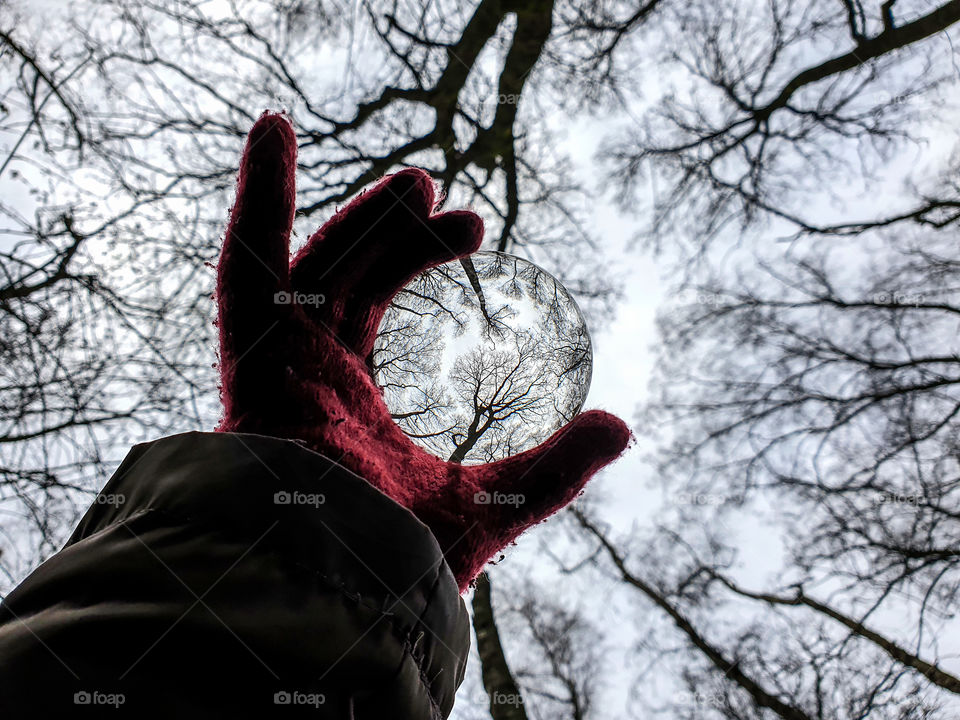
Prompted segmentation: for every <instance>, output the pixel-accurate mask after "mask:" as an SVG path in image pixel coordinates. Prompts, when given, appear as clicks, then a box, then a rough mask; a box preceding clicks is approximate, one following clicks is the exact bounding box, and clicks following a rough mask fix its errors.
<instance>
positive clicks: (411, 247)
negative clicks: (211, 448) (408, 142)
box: [217, 114, 630, 592]
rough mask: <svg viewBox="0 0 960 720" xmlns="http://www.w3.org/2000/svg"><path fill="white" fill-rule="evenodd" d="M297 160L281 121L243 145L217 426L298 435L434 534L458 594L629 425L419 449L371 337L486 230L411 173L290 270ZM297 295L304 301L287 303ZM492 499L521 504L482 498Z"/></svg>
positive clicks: (223, 268)
mask: <svg viewBox="0 0 960 720" xmlns="http://www.w3.org/2000/svg"><path fill="white" fill-rule="evenodd" d="M296 156H297V145H296V136H295V135H294V132H293V128H292V127H291V126H290V123H289V122H288V121H287V120H286V119H285V118H283V117H282V116H280V115H273V114H265V115H263V116H262V117H261V118H260V119H259V120H258V121H257V123H256V124H255V125H254V126H253V129H252V130H251V131H250V135H249V137H248V139H247V146H246V149H245V150H244V154H243V160H242V162H241V167H240V175H239V180H238V185H237V200H236V203H235V205H234V207H233V211H232V214H231V217H230V224H229V226H228V228H227V234H226V238H225V239H224V243H223V252H222V254H221V256H220V263H219V267H218V276H217V297H218V305H219V320H218V323H219V329H220V376H221V400H222V402H223V407H224V416H223V420H222V422H221V423H220V425H219V426H218V428H217V430H218V431H222V432H248V433H258V434H261V435H269V436H272V437H278V438H287V439H293V440H298V441H301V442H303V443H305V444H306V445H307V446H308V447H310V448H312V449H313V450H315V451H317V452H319V453H322V454H323V455H325V456H327V457H328V458H330V459H331V460H334V461H336V462H338V463H340V464H341V465H343V466H345V467H346V468H348V469H350V470H352V471H353V472H354V473H356V474H358V475H360V476H361V477H363V478H365V479H366V480H367V481H368V482H369V483H370V484H372V485H373V486H375V487H376V488H378V489H379V490H380V491H382V492H383V493H385V494H386V495H388V496H389V497H391V498H393V499H394V500H395V501H396V502H398V503H400V504H401V505H404V506H405V507H407V508H408V509H410V510H411V511H412V512H413V513H414V514H415V515H416V516H417V517H418V518H419V519H420V520H421V521H422V522H423V523H425V524H426V525H427V526H428V527H429V528H430V529H431V530H432V531H433V534H434V535H435V536H436V538H437V540H438V542H439V543H440V547H441V549H442V550H443V552H444V555H445V557H446V559H447V562H448V564H449V565H450V568H451V569H452V570H453V574H454V576H455V577H456V579H457V583H458V584H459V587H460V590H461V592H463V591H465V590H466V589H467V587H468V586H469V585H470V582H471V580H473V578H474V577H476V575H477V574H478V573H479V572H480V571H481V570H482V569H483V566H484V564H485V563H486V562H487V561H488V560H489V559H490V558H491V557H493V556H494V555H495V554H496V553H497V552H498V551H499V550H501V549H502V548H503V547H505V546H506V545H507V544H509V543H510V542H511V541H513V540H514V539H515V538H516V537H517V536H518V535H520V533H522V532H523V531H524V530H525V529H526V528H528V527H530V526H531V525H533V524H535V523H537V522H539V521H541V520H543V519H544V518H546V517H547V516H549V515H551V514H553V513H554V512H556V511H557V510H559V509H560V508H562V507H563V506H564V505H566V504H567V503H569V502H570V501H571V500H573V499H574V498H575V497H576V496H577V494H578V493H579V492H580V490H581V488H582V487H583V486H584V484H585V483H586V482H587V480H588V479H589V478H590V477H591V476H592V475H593V473H595V472H596V471H597V470H598V469H600V468H601V467H603V466H604V465H606V464H607V463H609V462H611V461H612V460H614V459H615V458H616V457H617V456H618V455H620V453H621V452H623V450H624V448H625V447H626V446H627V443H628V442H629V439H630V431H629V430H628V429H627V426H626V425H625V424H624V423H623V422H622V421H621V420H619V419H618V418H616V417H614V416H612V415H609V414H607V413H605V412H601V411H598V410H595V411H592V412H586V413H583V414H581V415H579V416H577V417H576V418H574V420H573V421H572V422H570V423H569V424H567V425H566V426H564V427H563V428H561V429H560V430H558V431H557V432H556V433H555V434H554V435H553V436H552V437H550V438H549V439H548V440H547V441H546V442H544V443H543V444H542V445H540V446H538V447H536V448H533V449H531V450H528V451H526V452H523V453H521V454H519V455H515V456H513V457H509V458H506V459H504V460H500V461H498V462H494V463H489V464H486V465H473V466H462V465H458V464H456V463H450V462H446V461H444V460H441V459H440V458H437V457H435V456H433V455H431V454H429V453H428V452H426V451H425V450H423V449H422V448H420V447H419V446H417V445H416V444H414V443H413V442H412V441H411V440H410V439H409V438H408V437H407V436H406V435H405V434H404V433H403V431H402V430H401V429H400V428H399V427H398V426H397V425H396V423H394V422H393V420H392V419H391V417H390V413H389V411H388V410H387V407H386V405H385V404H384V402H383V398H382V396H381V392H380V390H379V388H377V386H376V384H375V383H374V381H373V379H372V375H371V371H370V359H371V351H372V349H373V344H374V338H375V337H376V334H377V329H378V327H379V324H380V320H381V318H382V317H383V313H384V311H385V310H386V308H387V306H388V305H389V304H390V301H391V299H392V298H393V296H394V295H395V294H396V293H397V292H398V291H399V290H400V289H401V288H402V287H403V286H404V285H405V284H406V283H407V282H409V281H410V280H411V279H412V278H413V277H414V276H416V275H417V274H418V273H420V272H422V271H424V270H426V269H428V268H431V267H433V266H435V265H439V264H441V263H444V262H448V261H450V260H454V259H456V258H459V257H462V256H465V255H469V254H470V253H472V252H474V251H475V250H476V249H477V248H478V247H479V246H480V243H481V240H482V238H483V223H482V221H481V220H480V218H479V217H478V216H477V215H476V214H474V213H472V212H469V211H454V212H446V213H441V214H436V215H434V214H432V211H433V207H434V186H433V182H432V180H431V179H430V177H429V176H428V175H427V174H426V173H424V172H423V171H421V170H416V169H407V170H403V171H401V172H398V173H396V174H394V175H391V176H388V177H386V178H384V179H383V180H381V181H380V182H379V183H377V184H376V186H374V188H373V189H371V190H369V191H367V192H365V193H363V194H361V195H360V196H359V197H357V198H356V199H354V200H353V201H352V202H351V203H350V204H349V205H348V206H347V207H345V208H344V209H342V210H340V211H339V212H338V213H337V214H336V215H335V216H334V217H333V218H331V219H330V220H329V221H328V222H327V223H326V224H324V225H323V227H321V228H320V230H318V231H317V232H316V233H315V234H314V235H313V236H312V237H311V238H310V240H309V241H308V242H307V244H306V245H305V246H304V248H303V249H302V250H301V251H300V252H299V253H298V254H297V256H296V257H295V258H294V260H293V262H292V264H291V263H290V258H289V252H290V231H291V226H292V223H293V215H294V199H295V191H294V173H295V169H296ZM279 293H287V294H288V295H279ZM290 293H299V294H300V295H298V296H296V297H295V298H294V301H293V302H284V301H285V300H290V299H291V298H290V295H289V294H290ZM311 296H312V297H311ZM321 296H322V298H321ZM321 299H322V300H323V302H320V301H321ZM297 300H299V301H301V302H297ZM494 491H497V492H500V493H513V494H517V493H519V494H522V495H523V496H524V498H525V502H524V503H523V504H521V505H519V506H513V505H498V504H482V503H478V502H476V495H477V494H478V493H480V492H489V493H492V492H494Z"/></svg>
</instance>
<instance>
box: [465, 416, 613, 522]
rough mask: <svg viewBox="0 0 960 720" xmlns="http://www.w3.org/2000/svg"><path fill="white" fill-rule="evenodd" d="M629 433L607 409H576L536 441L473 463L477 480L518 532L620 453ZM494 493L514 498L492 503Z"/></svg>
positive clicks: (573, 494) (571, 495) (559, 505)
mask: <svg viewBox="0 0 960 720" xmlns="http://www.w3.org/2000/svg"><path fill="white" fill-rule="evenodd" d="M630 437H631V434H630V429H629V428H628V427H627V425H626V423H624V422H623V421H622V420H621V419H620V418H618V417H616V416H614V415H611V414H610V413H606V412H603V411H602V410H591V411H589V412H585V413H581V414H580V415H578V416H577V417H575V418H574V419H573V420H572V421H570V422H569V423H567V424H566V425H565V426H564V427H562V428H560V430H558V431H557V432H556V433H554V434H553V435H552V436H551V437H550V438H548V439H547V440H546V441H545V442H543V443H542V444H541V445H538V446H537V447H535V448H533V449H531V450H528V451H526V452H524V453H521V454H519V455H515V456H513V457H509V458H506V459H504V460H500V461H499V462H495V463H490V464H489V465H480V466H477V467H476V471H477V472H478V473H479V474H480V476H481V479H480V481H479V483H478V484H479V485H480V486H481V487H482V488H483V491H484V492H486V493H487V496H488V497H490V498H491V503H492V504H494V505H499V506H501V507H502V508H503V511H502V512H501V513H500V521H499V524H501V525H502V526H504V527H507V528H512V527H517V526H519V527H520V529H521V530H522V529H523V528H525V527H527V526H528V525H529V524H530V523H535V522H539V521H540V520H542V519H544V518H546V517H548V516H550V515H552V514H553V513H555V512H557V511H558V510H560V509H561V508H562V507H564V506H565V505H567V504H568V503H569V502H570V501H572V500H573V499H574V498H576V496H577V495H578V494H579V492H580V491H581V490H582V489H583V486H584V485H586V483H587V481H588V480H589V479H590V478H591V477H592V476H593V475H594V473H596V472H597V471H598V470H600V469H601V468H602V467H604V466H605V465H608V464H609V463H611V462H613V461H614V460H616V459H617V458H618V457H619V456H620V455H621V454H622V453H623V451H624V450H625V449H626V448H627V445H628V444H629V442H630ZM469 469H473V468H469ZM494 493H499V494H500V496H501V497H507V498H509V497H511V496H512V500H513V501H514V502H512V503H511V502H504V503H496V502H495V500H496V499H497V498H496V496H495V495H494ZM511 539H512V538H511Z"/></svg>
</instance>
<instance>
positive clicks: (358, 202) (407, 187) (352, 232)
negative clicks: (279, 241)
mask: <svg viewBox="0 0 960 720" xmlns="http://www.w3.org/2000/svg"><path fill="white" fill-rule="evenodd" d="M433 202H434V188H433V180H431V179H430V176H429V175H427V174H426V173H425V172H423V171H422V170H417V169H414V168H410V169H407V170H402V171H400V172H398V173H396V174H394V175H390V176H388V177H386V178H384V179H383V180H381V181H380V182H379V183H378V184H377V185H376V186H375V187H373V188H372V189H371V190H369V191H367V192H365V193H362V194H361V195H359V196H358V197H357V198H355V199H354V200H353V201H352V202H350V204H349V205H347V207H345V208H344V209H343V210H341V211H339V212H338V213H337V214H336V215H334V216H333V217H332V218H330V220H328V221H327V222H326V223H324V225H323V227H321V228H320V229H319V230H318V231H317V232H316V233H314V234H313V236H311V238H310V240H308V241H307V244H306V245H305V246H304V247H303V248H302V249H301V250H300V252H298V253H297V255H296V257H295V258H294V260H293V264H292V266H291V281H292V283H293V286H294V288H296V289H297V290H298V291H299V292H302V293H305V294H312V295H315V296H321V295H322V296H323V297H324V299H325V302H324V303H323V304H322V305H320V306H317V307H316V309H315V313H316V315H317V317H318V319H321V320H323V321H324V322H325V323H327V324H328V325H329V324H330V323H331V322H332V321H334V322H335V321H336V317H337V315H338V310H339V308H341V307H342V305H343V303H344V301H345V300H346V299H348V298H349V297H350V296H352V295H353V294H354V293H355V292H356V285H357V284H358V282H360V281H361V280H362V279H363V278H365V277H367V276H368V274H369V271H370V267H371V266H372V265H374V264H375V263H376V262H377V260H378V259H379V258H381V257H382V256H383V255H384V253H385V252H386V250H387V248H389V247H390V245H391V244H392V242H391V241H393V240H394V239H395V238H397V237H398V236H399V237H404V236H405V235H406V234H407V233H408V232H409V230H410V228H412V227H414V226H415V225H417V224H419V221H418V219H420V220H426V218H428V217H429V215H430V211H431V210H432V209H433Z"/></svg>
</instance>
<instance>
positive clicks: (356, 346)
mask: <svg viewBox="0 0 960 720" xmlns="http://www.w3.org/2000/svg"><path fill="white" fill-rule="evenodd" d="M406 240H407V241H406V242H395V243H393V245H392V246H391V248H390V251H389V252H387V253H385V254H384V255H383V258H382V262H380V263H378V264H377V265H376V266H374V267H372V268H371V269H370V273H369V275H368V276H367V277H366V278H363V280H362V281H361V282H360V283H359V284H358V285H357V292H355V293H354V294H353V295H352V296H351V297H350V299H349V300H348V301H347V302H346V303H345V304H344V307H343V315H342V318H341V325H340V327H341V329H340V330H339V331H338V332H339V335H340V337H341V339H342V340H343V341H344V342H345V343H346V344H347V345H348V346H349V347H350V348H351V349H353V350H354V352H356V353H357V355H359V356H360V357H362V358H364V359H365V360H367V361H369V359H370V354H371V353H372V351H373V344H374V341H375V340H376V336H377V331H378V329H379V327H380V321H381V320H382V319H383V314H384V313H385V312H386V310H387V307H388V306H389V305H390V302H391V301H392V300H393V298H394V296H395V295H396V294H397V292H399V291H400V289H401V288H403V286H404V285H406V284H407V283H408V282H410V281H411V280H412V279H413V278H414V277H415V276H416V275H418V274H419V273H421V272H423V271H424V270H427V269H429V268H432V267H435V266H437V265H441V264H442V263H445V262H449V261H450V260H455V259H457V258H460V257H464V256H466V255H469V254H470V253H472V252H474V251H475V250H476V249H477V248H478V247H479V246H480V243H481V242H483V221H482V220H481V219H480V216H478V215H477V214H476V213H473V212H470V211H467V210H463V211H453V212H448V213H444V214H442V215H437V216H435V217H432V218H430V219H429V220H428V221H426V222H425V223H424V224H423V225H422V226H420V227H419V228H414V230H413V233H412V235H411V236H410V237H409V238H407V239H406Z"/></svg>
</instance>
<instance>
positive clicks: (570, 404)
mask: <svg viewBox="0 0 960 720" xmlns="http://www.w3.org/2000/svg"><path fill="white" fill-rule="evenodd" d="M592 367H593V353H592V350H591V346H590V336H589V334H588V332H587V327H586V324H585V323H584V320H583V316H582V315H581V314H580V310H579V308H578V307H577V304H576V302H575V301H574V300H573V298H572V297H570V295H569V293H567V291H566V290H565V289H564V287H563V286H562V285H561V284H560V283H559V282H557V281H556V280H555V279H554V278H553V277H552V276H551V275H550V274H548V273H546V272H544V271H543V270H542V269H540V268H539V267H537V266H536V265H534V264H533V263H530V262H528V261H526V260H523V259H522V258H518V257H515V256H513V255H507V254H506V253H498V252H478V253H474V254H473V255H471V256H470V257H469V258H465V259H463V260H458V261H455V262H452V263H447V264H446V265H441V266H439V267H437V268H434V269H433V270H429V271H427V272H426V273H423V274H422V275H420V276H418V277H417V278H415V279H414V280H413V281H412V282H411V283H410V284H409V285H407V286H406V287H405V288H404V289H403V290H401V291H400V293H399V294H398V295H397V297H396V298H394V301H393V304H392V305H391V306H390V308H389V309H388V311H387V313H386V315H385V316H384V318H383V321H382V323H381V324H380V332H379V334H378V336H377V340H376V345H375V346H374V351H373V372H374V377H375V378H376V381H377V384H378V385H379V386H380V387H381V388H382V390H383V394H384V399H385V401H386V403H387V407H388V408H389V409H390V412H391V414H392V416H393V418H394V420H395V421H396V422H397V423H398V424H399V425H400V427H401V428H403V430H404V431H405V432H406V433H407V434H408V435H409V436H410V437H411V438H412V439H413V440H414V442H416V443H418V444H420V445H421V446H422V447H424V448H426V449H427V450H429V451H430V452H432V453H433V454H435V455H437V456H439V457H443V458H446V459H449V460H451V461H454V462H460V463H464V464H476V463H484V462H492V461H494V460H499V459H502V458H505V457H508V456H510V455H514V454H516V453H518V452H522V451H524V450H527V449H529V448H532V447H534V446H536V445H538V444H540V443H541V442H543V441H544V440H545V439H547V438H548V437H549V436H550V435H552V434H553V433H554V432H555V431H556V430H558V429H559V428H560V427H562V426H563V425H564V424H566V423H567V422H568V421H569V420H570V419H571V418H573V416H574V415H576V414H577V413H578V412H579V411H580V408H581V407H582V406H583V402H584V400H585V399H586V396H587V391H588V390H589V387H590V376H591V372H592Z"/></svg>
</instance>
